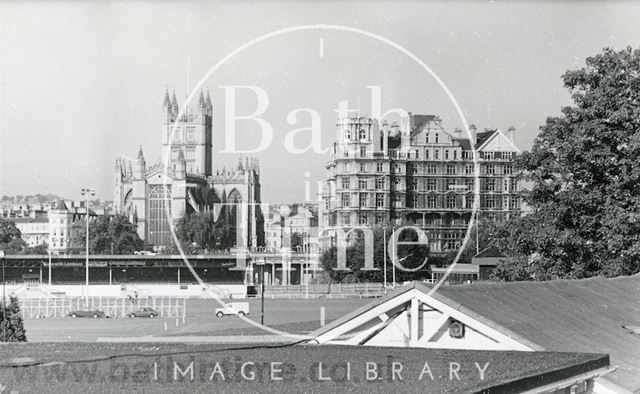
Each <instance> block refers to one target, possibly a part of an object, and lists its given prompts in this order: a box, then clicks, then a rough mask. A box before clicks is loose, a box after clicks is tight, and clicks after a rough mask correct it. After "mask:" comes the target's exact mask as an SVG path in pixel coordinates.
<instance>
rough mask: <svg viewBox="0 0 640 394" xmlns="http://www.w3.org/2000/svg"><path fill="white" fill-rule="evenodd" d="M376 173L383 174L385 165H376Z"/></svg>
mask: <svg viewBox="0 0 640 394" xmlns="http://www.w3.org/2000/svg"><path fill="white" fill-rule="evenodd" d="M376 171H377V172H383V171H384V163H376Z"/></svg>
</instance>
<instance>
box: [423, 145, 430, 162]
mask: <svg viewBox="0 0 640 394" xmlns="http://www.w3.org/2000/svg"><path fill="white" fill-rule="evenodd" d="M427 142H429V141H427ZM424 158H425V159H427V160H429V149H425V150H424Z"/></svg>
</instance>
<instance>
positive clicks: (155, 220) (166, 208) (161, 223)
mask: <svg viewBox="0 0 640 394" xmlns="http://www.w3.org/2000/svg"><path fill="white" fill-rule="evenodd" d="M169 220H171V186H170V185H151V186H150V187H149V243H151V244H153V245H158V246H159V245H170V244H171V231H170V229H169Z"/></svg>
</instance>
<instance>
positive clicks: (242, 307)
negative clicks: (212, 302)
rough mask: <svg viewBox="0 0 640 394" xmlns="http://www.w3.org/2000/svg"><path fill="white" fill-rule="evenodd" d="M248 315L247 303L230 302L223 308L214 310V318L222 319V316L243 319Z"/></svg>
mask: <svg viewBox="0 0 640 394" xmlns="http://www.w3.org/2000/svg"><path fill="white" fill-rule="evenodd" d="M248 314H249V303H248V302H230V303H228V304H226V305H225V306H224V307H223V308H216V316H217V317H223V316H224V315H237V316H238V317H243V316H245V315H248Z"/></svg>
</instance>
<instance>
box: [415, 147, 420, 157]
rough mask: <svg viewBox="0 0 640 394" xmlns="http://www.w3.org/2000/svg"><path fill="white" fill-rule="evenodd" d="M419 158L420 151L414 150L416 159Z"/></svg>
mask: <svg viewBox="0 0 640 394" xmlns="http://www.w3.org/2000/svg"><path fill="white" fill-rule="evenodd" d="M419 158H420V151H419V150H417V149H416V159H419Z"/></svg>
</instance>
